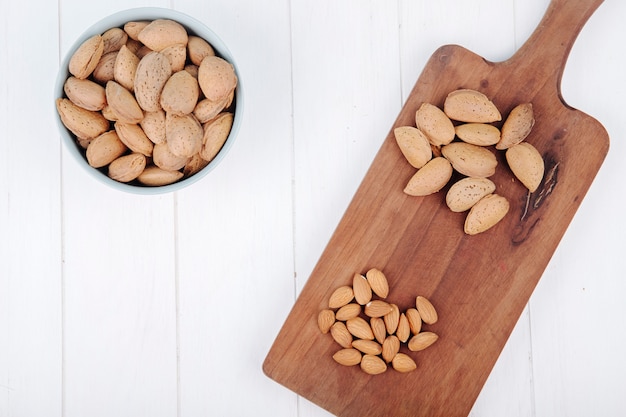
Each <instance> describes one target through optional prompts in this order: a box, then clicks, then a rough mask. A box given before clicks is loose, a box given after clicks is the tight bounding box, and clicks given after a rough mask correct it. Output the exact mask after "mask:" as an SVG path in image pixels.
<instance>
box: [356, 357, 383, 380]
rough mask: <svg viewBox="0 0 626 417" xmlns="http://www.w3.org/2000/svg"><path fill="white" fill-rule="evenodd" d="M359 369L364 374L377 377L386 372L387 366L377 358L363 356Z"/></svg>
mask: <svg viewBox="0 0 626 417" xmlns="http://www.w3.org/2000/svg"><path fill="white" fill-rule="evenodd" d="M361 369H362V370H363V372H365V373H366V374H369V375H378V374H382V373H383V372H385V371H386V370H387V364H385V361H383V360H382V359H381V358H379V357H378V356H374V355H363V357H362V358H361Z"/></svg>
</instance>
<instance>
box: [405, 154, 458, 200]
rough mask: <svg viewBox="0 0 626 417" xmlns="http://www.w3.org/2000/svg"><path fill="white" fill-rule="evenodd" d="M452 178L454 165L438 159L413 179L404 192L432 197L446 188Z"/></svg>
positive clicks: (430, 162) (423, 168)
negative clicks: (431, 195)
mask: <svg viewBox="0 0 626 417" xmlns="http://www.w3.org/2000/svg"><path fill="white" fill-rule="evenodd" d="M447 146H450V145H447ZM450 178H452V165H451V164H450V162H449V161H448V159H446V158H443V157H436V158H433V159H431V160H430V161H429V162H428V163H426V165H424V166H423V167H422V168H420V169H419V170H418V171H417V172H416V173H415V174H414V175H413V176H412V177H411V179H410V180H409V182H408V183H407V185H406V187H405V188H404V192H405V193H406V194H408V195H411V196H426V195H430V194H433V193H436V192H438V191H439V190H441V189H442V188H443V187H445V185H446V184H447V183H448V181H450Z"/></svg>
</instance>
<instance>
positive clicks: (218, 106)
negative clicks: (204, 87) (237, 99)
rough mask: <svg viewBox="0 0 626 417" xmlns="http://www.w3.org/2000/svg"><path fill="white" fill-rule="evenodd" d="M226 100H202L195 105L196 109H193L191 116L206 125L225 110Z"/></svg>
mask: <svg viewBox="0 0 626 417" xmlns="http://www.w3.org/2000/svg"><path fill="white" fill-rule="evenodd" d="M228 99H229V98H228V97H226V98H225V99H223V100H221V101H212V100H209V99H208V98H205V99H202V100H200V101H198V103H197V104H196V107H195V108H194V109H193V114H194V116H196V118H197V119H198V121H199V122H200V123H207V122H209V121H210V120H212V119H214V118H215V116H217V115H218V114H220V112H221V111H222V110H224V109H225V108H226V105H227V104H228Z"/></svg>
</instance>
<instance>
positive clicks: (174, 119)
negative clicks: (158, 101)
mask: <svg viewBox="0 0 626 417" xmlns="http://www.w3.org/2000/svg"><path fill="white" fill-rule="evenodd" d="M203 136H204V131H203V130H202V125H201V124H200V122H198V120H197V119H196V118H195V116H194V115H193V114H186V115H181V116H178V115H175V114H172V113H166V114H165V141H166V142H167V146H168V147H169V148H170V151H171V152H172V153H173V154H174V155H176V156H179V157H184V158H190V157H192V156H193V155H195V154H197V153H198V152H200V150H201V149H202V138H203Z"/></svg>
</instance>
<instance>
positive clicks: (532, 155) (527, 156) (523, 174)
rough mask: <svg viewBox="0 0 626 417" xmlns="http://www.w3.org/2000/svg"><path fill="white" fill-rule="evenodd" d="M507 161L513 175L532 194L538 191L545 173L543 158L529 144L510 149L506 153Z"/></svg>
mask: <svg viewBox="0 0 626 417" xmlns="http://www.w3.org/2000/svg"><path fill="white" fill-rule="evenodd" d="M505 156H506V161H507V163H508V164H509V168H511V171H512V172H513V175H515V177H516V178H517V179H518V180H520V182H521V183H522V184H524V186H525V187H526V188H528V190H529V191H530V192H531V193H532V192H535V191H536V190H537V188H538V187H539V184H541V180H543V174H544V171H545V164H544V162H543V157H542V156H541V154H540V153H539V151H538V150H537V148H535V147H534V146H533V145H531V144H530V143H528V142H522V143H518V144H516V145H513V146H511V147H509V148H508V149H507V150H506V153H505Z"/></svg>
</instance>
